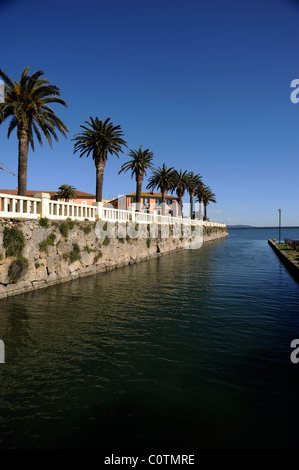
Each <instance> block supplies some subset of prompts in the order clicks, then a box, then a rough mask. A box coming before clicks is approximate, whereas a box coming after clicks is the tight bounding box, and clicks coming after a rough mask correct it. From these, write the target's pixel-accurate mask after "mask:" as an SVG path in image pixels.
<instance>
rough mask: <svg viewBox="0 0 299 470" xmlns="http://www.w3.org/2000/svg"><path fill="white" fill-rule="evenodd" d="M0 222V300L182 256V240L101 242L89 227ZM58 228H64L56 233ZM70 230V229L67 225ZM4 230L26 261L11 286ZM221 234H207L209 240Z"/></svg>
mask: <svg viewBox="0 0 299 470" xmlns="http://www.w3.org/2000/svg"><path fill="white" fill-rule="evenodd" d="M46 223H47V225H48V226H47V227H43V226H41V225H40V222H39V221H33V220H26V221H21V220H19V221H17V220H7V219H2V220H0V298H5V297H7V296H11V295H17V294H20V293H23V292H27V291H30V290H35V289H41V288H44V287H47V286H51V285H54V284H57V283H60V282H66V281H70V280H72V279H76V278H78V277H83V276H88V275H91V274H96V273H99V272H104V271H107V270H110V269H114V268H117V267H122V266H125V265H128V264H133V263H137V262H139V261H144V260H148V259H151V258H154V257H157V256H162V255H165V254H167V253H173V252H175V251H178V250H182V249H184V247H185V240H184V239H177V238H172V236H170V237H169V238H167V239H161V238H157V239H144V238H142V239H131V238H128V239H105V240H103V239H101V240H99V239H98V238H97V236H96V233H95V230H94V224H93V223H91V222H79V223H72V222H70V221H64V222H50V221H46ZM62 224H64V227H62ZM69 224H70V225H69ZM5 227H8V228H12V227H13V228H17V229H19V230H21V232H22V233H23V234H24V241H25V243H24V246H23V248H22V250H21V253H20V254H21V256H22V257H23V258H25V259H26V260H27V261H28V266H27V269H26V270H24V272H23V273H22V275H21V277H20V279H19V280H17V281H16V282H12V281H11V279H10V278H9V267H10V266H11V263H12V262H13V261H15V260H16V259H17V258H18V256H17V255H15V256H7V254H6V248H5V247H4V244H3V235H4V230H5ZM226 235H227V234H226V233H225V234H224V233H223V232H221V233H216V232H215V233H214V234H213V233H209V235H206V236H205V238H206V239H208V238H207V237H209V240H211V239H213V236H214V238H219V237H220V236H222V237H223V236H226Z"/></svg>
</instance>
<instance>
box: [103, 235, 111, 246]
mask: <svg viewBox="0 0 299 470" xmlns="http://www.w3.org/2000/svg"><path fill="white" fill-rule="evenodd" d="M109 243H110V238H108V237H105V238H104V241H103V246H107V245H109Z"/></svg>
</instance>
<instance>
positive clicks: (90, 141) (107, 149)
mask: <svg viewBox="0 0 299 470" xmlns="http://www.w3.org/2000/svg"><path fill="white" fill-rule="evenodd" d="M89 119H90V122H88V121H85V123H86V124H87V126H89V127H86V126H80V127H82V129H84V130H83V132H81V134H76V135H75V137H74V139H72V140H75V141H76V143H75V144H74V153H76V152H80V158H81V157H83V155H85V154H86V156H87V157H88V156H89V155H90V154H91V153H92V158H93V160H94V164H95V167H96V201H97V202H102V199H103V180H104V168H105V165H106V161H107V158H108V153H110V154H111V155H116V156H117V157H118V156H119V155H118V154H119V153H120V152H121V153H123V150H122V147H123V146H124V147H127V143H126V142H125V140H123V138H122V137H123V132H122V130H121V127H120V126H114V125H113V122H109V121H110V118H108V119H106V121H104V122H103V121H100V120H99V118H98V117H96V118H95V119H93V118H92V117H90V118H89Z"/></svg>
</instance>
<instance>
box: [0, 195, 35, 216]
mask: <svg viewBox="0 0 299 470" xmlns="http://www.w3.org/2000/svg"><path fill="white" fill-rule="evenodd" d="M40 202H41V200H40V199H38V198H35V197H24V196H10V195H8V194H2V193H1V194H0V217H6V218H19V217H20V218H25V219H38V218H39V217H40V215H39V212H38V204H39V203H40Z"/></svg>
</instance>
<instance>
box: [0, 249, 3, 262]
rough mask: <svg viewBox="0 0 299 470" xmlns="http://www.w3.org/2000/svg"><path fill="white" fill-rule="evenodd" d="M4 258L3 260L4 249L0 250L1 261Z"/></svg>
mask: <svg viewBox="0 0 299 470" xmlns="http://www.w3.org/2000/svg"><path fill="white" fill-rule="evenodd" d="M2 260H3V253H2V251H0V261H2Z"/></svg>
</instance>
